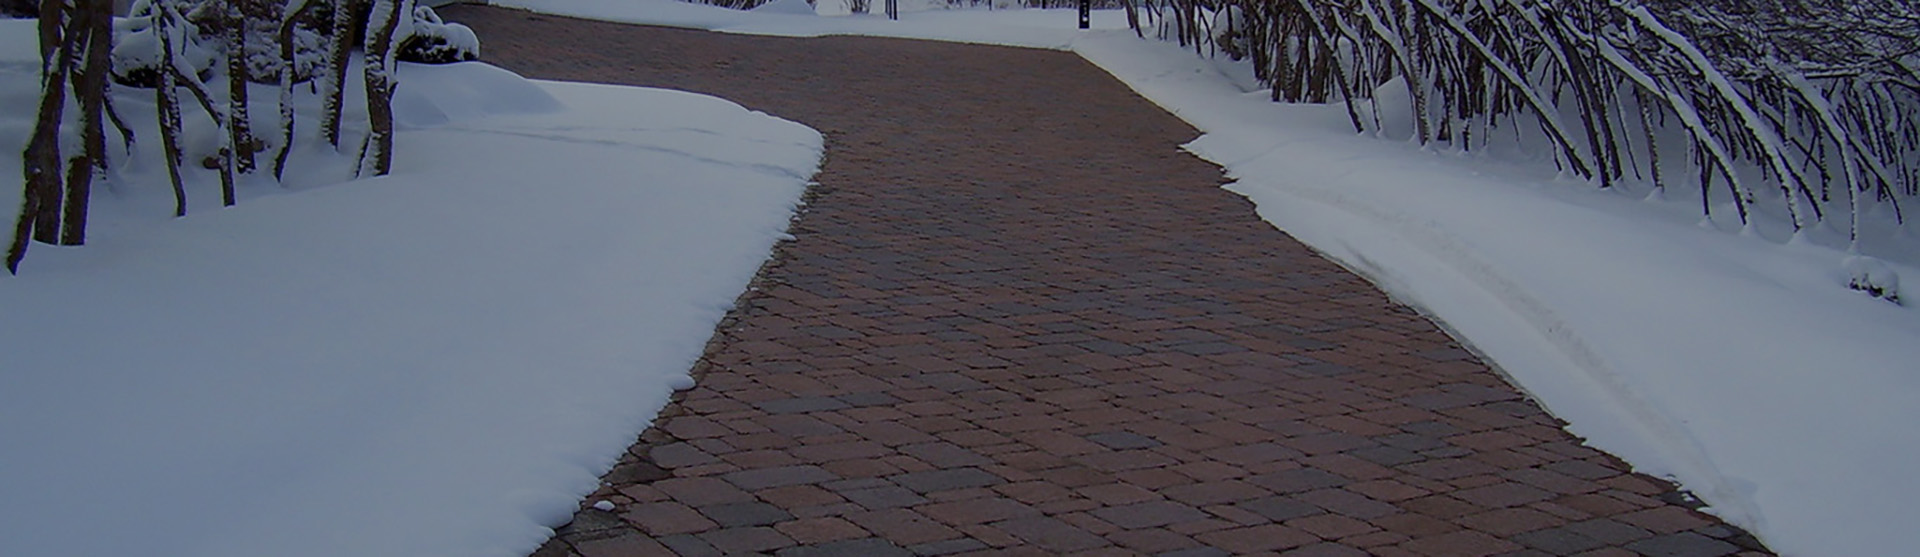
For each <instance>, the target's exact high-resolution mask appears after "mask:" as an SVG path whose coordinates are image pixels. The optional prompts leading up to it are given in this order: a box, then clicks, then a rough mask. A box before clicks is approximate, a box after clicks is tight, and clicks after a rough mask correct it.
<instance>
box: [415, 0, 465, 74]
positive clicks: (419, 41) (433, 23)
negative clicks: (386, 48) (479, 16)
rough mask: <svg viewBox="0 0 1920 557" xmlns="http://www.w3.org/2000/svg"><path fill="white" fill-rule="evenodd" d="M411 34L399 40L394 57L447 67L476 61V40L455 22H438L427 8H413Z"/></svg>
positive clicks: (438, 18) (438, 17) (463, 26)
mask: <svg viewBox="0 0 1920 557" xmlns="http://www.w3.org/2000/svg"><path fill="white" fill-rule="evenodd" d="M411 31H412V32H411V33H409V34H408V35H407V37H406V39H403V40H402V41H400V50H399V52H397V53H395V56H397V57H399V59H400V60H403V61H407V62H418V63H422V64H451V63H454V62H466V61H470V60H479V59H480V38H479V37H478V36H476V35H474V34H473V30H472V29H469V28H467V26H465V25H461V24H458V23H447V22H444V21H441V20H440V15H439V14H436V13H433V8H431V7H428V6H415V7H414V8H413V21H412V25H411Z"/></svg>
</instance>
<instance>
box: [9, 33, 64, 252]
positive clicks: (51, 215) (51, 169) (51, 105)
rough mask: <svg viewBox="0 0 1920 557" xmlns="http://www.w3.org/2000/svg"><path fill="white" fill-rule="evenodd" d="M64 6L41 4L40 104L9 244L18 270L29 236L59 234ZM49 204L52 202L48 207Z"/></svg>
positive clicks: (44, 238) (24, 159) (49, 239)
mask: <svg viewBox="0 0 1920 557" xmlns="http://www.w3.org/2000/svg"><path fill="white" fill-rule="evenodd" d="M65 7H66V2H64V1H61V0H48V1H46V2H41V4H40V109H39V112H38V116H37V119H36V120H35V122H34V128H33V138H32V139H31V140H29V141H28V143H27V150H26V152H25V153H23V154H22V155H21V163H22V164H21V171H22V172H21V173H22V175H23V178H25V180H24V183H23V188H24V189H23V191H22V192H21V203H20V216H19V219H18V220H17V221H15V223H14V235H13V242H12V244H11V245H10V246H8V248H7V271H8V272H19V269H20V260H21V259H23V258H25V257H26V256H27V243H28V242H29V241H31V240H39V241H41V242H45V243H49V244H51V243H54V242H56V241H58V240H59V239H60V237H59V228H58V227H59V214H60V212H59V199H60V197H59V195H60V117H61V112H62V111H63V110H64V109H65V107H66V103H67V71H68V69H69V66H70V63H69V60H70V59H71V56H70V54H71V52H72V50H71V47H70V46H69V44H70V43H69V42H68V41H66V40H65V37H64V36H63V32H64V31H65V30H66V29H65V28H66V11H65V10H64V8H65ZM48 205H52V206H53V209H52V211H51V212H49V211H48Z"/></svg>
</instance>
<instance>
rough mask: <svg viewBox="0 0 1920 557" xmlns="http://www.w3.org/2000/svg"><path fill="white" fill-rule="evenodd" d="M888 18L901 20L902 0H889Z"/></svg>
mask: <svg viewBox="0 0 1920 557" xmlns="http://www.w3.org/2000/svg"><path fill="white" fill-rule="evenodd" d="M887 19H891V20H894V21H899V20H900V0H887Z"/></svg>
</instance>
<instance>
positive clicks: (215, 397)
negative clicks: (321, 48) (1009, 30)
mask: <svg viewBox="0 0 1920 557" xmlns="http://www.w3.org/2000/svg"><path fill="white" fill-rule="evenodd" d="M13 31H14V29H11V28H7V29H5V30H4V31H0V36H6V37H12V36H14V33H13ZM29 48H30V47H29ZM17 54H18V53H8V57H7V58H6V59H4V60H0V64H4V65H0V98H5V99H13V98H16V97H19V96H21V95H22V93H21V92H20V91H19V90H18V89H21V88H23V87H25V88H31V87H32V86H34V83H33V78H31V77H30V76H31V74H30V73H24V72H31V71H32V69H33V68H32V65H31V64H30V63H29V64H26V65H24V66H23V65H21V64H18V63H16V61H15V60H16V59H17V58H19V56H17ZM28 56H29V57H30V56H31V54H30V52H29V54H28ZM401 78H402V80H403V82H402V86H401V87H400V89H399V90H400V91H401V93H402V94H403V95H407V96H406V97H405V98H404V99H402V102H401V103H400V110H401V118H400V120H401V122H402V123H403V125H404V126H406V127H407V128H408V129H407V130H406V131H403V132H402V133H401V134H400V135H399V136H398V146H397V152H398V153H399V157H398V166H397V169H396V171H395V173H394V174H393V175H392V176H389V177H384V178H380V179H372V180H359V181H352V182H346V183H331V182H336V181H338V179H337V178H329V177H328V176H327V175H326V171H327V170H328V169H331V168H337V167H340V166H342V165H344V164H345V162H344V161H341V160H339V158H338V157H336V156H333V155H331V154H330V153H326V152H323V151H324V150H308V151H307V152H304V153H302V154H301V157H302V158H303V159H304V162H302V163H301V164H302V165H303V166H297V167H296V172H297V173H299V174H300V179H298V180H294V182H296V183H297V184H298V187H297V188H295V190H293V191H283V190H281V189H279V188H278V187H277V186H273V185H271V184H250V185H248V186H247V187H246V188H245V191H247V192H248V193H249V197H250V198H249V199H246V200H244V201H243V202H242V203H241V204H240V205H238V206H237V207H234V208H231V209H219V208H217V207H208V206H205V204H201V205H197V206H196V207H195V208H194V212H193V213H192V214H191V215H190V216H189V217H188V218H186V219H177V220H176V219H171V218H167V216H168V215H170V214H171V196H170V194H167V193H165V192H166V190H167V186H166V185H165V179H164V172H165V170H164V168H163V167H161V166H160V165H159V162H158V160H157V154H156V153H155V152H157V151H158V149H157V147H150V146H147V145H145V144H142V145H141V146H140V157H139V158H137V159H136V160H135V161H134V164H132V165H131V166H127V167H123V168H122V169H121V170H120V171H121V173H122V174H123V175H124V178H125V179H124V180H122V181H121V183H120V185H119V186H117V188H118V190H117V191H115V192H113V193H105V192H103V193H102V194H101V195H99V196H98V198H97V199H96V202H95V203H96V206H97V207H98V213H97V217H96V222H98V223H100V224H101V226H100V227H99V228H97V229H96V231H95V234H94V235H93V237H92V239H91V242H90V245H88V246H86V247H85V248H80V249H57V248H51V247H47V246H36V247H35V249H34V251H33V253H32V254H31V256H30V257H29V258H28V260H27V261H26V267H25V269H24V270H23V271H24V272H23V273H22V275H21V276H19V277H12V278H8V277H0V355H4V356H3V358H4V359H0V370H4V375H5V376H6V385H5V387H4V388H0V447H5V449H4V452H3V453H0V454H3V456H0V554H4V555H75V556H123V555H194V556H258V555H276V556H282V557H297V556H305V555H311V556H341V555H354V556H380V555H392V556H419V555H459V556H479V555H503V556H508V555H510V556H518V555H525V554H526V553H527V552H530V551H532V550H533V549H534V548H535V547H537V546H538V544H540V543H541V542H542V541H544V540H545V539H546V537H547V536H548V535H549V534H550V533H551V532H550V530H549V528H548V527H550V526H555V525H558V524H561V523H563V522H564V521H565V520H567V519H568V518H569V517H570V516H571V515H572V513H573V511H574V508H575V504H576V501H578V499H579V497H581V496H583V495H585V494H586V493H588V492H590V491H591V490H592V489H594V488H595V487H596V485H597V476H598V474H600V473H601V472H604V471H605V470H606V469H607V468H608V467H609V466H611V464H612V463H613V461H614V459H615V458H616V457H617V456H618V455H619V454H620V453H621V451H622V450H624V449H625V448H626V446H627V445H628V444H629V443H631V442H632V439H633V435H634V434H635V432H638V431H640V430H641V429H642V428H644V426H645V424H646V423H647V422H648V421H649V420H651V419H652V417H653V415H654V413H655V412H656V411H657V410H658V408H659V407H660V405H661V404H663V403H664V402H665V400H666V398H667V397H668V395H669V394H670V392H671V388H670V385H673V384H675V383H676V382H684V381H685V374H686V372H687V370H688V368H689V366H690V365H691V363H692V362H693V361H694V360H695V359H696V358H697V357H698V356H699V353H700V351H701V348H702V346H703V345H704V343H705V341H706V340H707V338H708V337H709V336H710V335H711V333H712V329H713V326H714V324H715V323H716V322H718V320H719V319H720V318H721V317H722V316H723V314H724V312H725V311H726V309H727V307H728V306H729V304H730V303H731V302H732V300H733V299H734V297H735V296H737V295H738V294H739V293H740V291H741V290H742V289H743V288H744V287H745V285H746V284H747V281H748V280H749V279H750V278H751V277H752V275H753V273H754V272H755V270H756V269H757V268H758V266H759V265H760V263H761V262H762V261H763V260H764V259H765V257H766V256H767V254H768V251H769V249H770V247H771V246H772V245H773V243H774V242H775V241H777V238H778V237H779V236H780V235H781V234H782V233H783V231H784V229H785V226H786V224H787V221H788V218H789V217H790V215H791V214H792V210H793V208H794V207H795V204H796V203H797V202H798V198H799V194H800V193H801V191H802V190H803V189H804V187H805V184H806V182H807V180H808V178H809V177H810V176H811V175H812V173H813V172H814V170H815V168H816V166H817V163H818V161H819V157H820V154H821V148H822V147H821V138H820V136H819V135H818V134H817V133H816V132H814V131H812V130H810V129H807V128H805V127H803V126H800V125H798V124H794V123H791V122H787V121H783V120H779V119H775V118H772V117H769V116H766V115H764V114H760V113H755V112H749V111H747V110H745V109H742V108H741V107H739V106H737V105H734V104H732V103H729V102H727V101H724V100H720V99H715V98H711V97H704V96H699V95H693V94H688V93H680V92H673V91H661V90H641V89H631V88H619V87H610V86H595V85H572V84H560V83H533V82H527V81H525V80H522V79H520V78H518V77H516V76H513V75H512V74H508V73H506V72H504V71H502V70H499V69H496V68H492V67H490V66H485V65H479V64H463V65H456V66H446V67H432V68H428V67H415V66H409V67H406V68H404V69H403V71H402V72H401ZM121 93H122V95H128V96H123V98H122V99H121V100H122V103H121V109H122V110H123V111H125V113H126V114H127V115H128V117H129V118H130V119H136V117H139V116H146V115H148V114H151V113H150V112H143V111H142V110H143V107H141V106H140V103H142V102H150V101H142V100H141V99H140V98H138V97H131V96H130V95H141V96H145V95H150V94H151V93H149V92H146V91H130V90H125V89H123V90H121ZM25 94H26V95H27V96H28V97H30V96H31V93H25ZM255 98H257V99H258V98H265V99H271V98H272V96H271V95H262V96H258V97H255ZM0 106H4V107H21V106H25V107H27V110H31V107H32V104H31V103H24V104H18V103H8V104H5V105H0ZM16 110H19V109H18V108H4V109H0V149H4V151H5V152H7V153H18V152H19V150H18V149H17V148H16V147H17V146H19V145H21V144H23V142H24V139H25V138H24V134H25V129H26V128H25V127H24V126H21V125H17V124H18V118H17V116H18V115H17V114H15V113H14V111H16ZM255 114H272V106H271V104H270V103H269V104H266V105H264V106H262V107H257V108H256V112H255ZM137 120H151V118H150V117H146V118H137ZM308 121H311V120H308ZM136 125H140V126H143V129H142V130H140V132H141V133H142V137H143V139H144V138H151V137H153V136H152V135H151V134H152V127H153V124H152V123H151V122H139V121H136ZM18 165H19V159H18V158H17V157H0V173H10V174H9V175H13V176H17V175H18V172H19V166H18ZM9 169H11V170H9ZM302 169H304V170H302ZM193 178H194V179H195V180H196V182H194V184H193V185H192V186H191V188H192V189H193V192H192V193H193V194H194V195H195V196H197V197H198V198H209V199H211V198H217V195H214V194H213V193H211V192H213V191H215V190H214V186H213V185H211V182H209V181H208V180H210V179H211V178H210V176H208V175H206V174H204V173H201V174H196V175H194V176H193ZM152 190H157V191H158V192H160V193H155V191H152ZM9 195H17V194H9ZM155 201H158V203H157V204H156V203H154V202H155ZM4 203H8V201H7V200H4V199H0V204H4ZM7 206H12V205H7ZM156 210H157V211H158V212H155V211H156Z"/></svg>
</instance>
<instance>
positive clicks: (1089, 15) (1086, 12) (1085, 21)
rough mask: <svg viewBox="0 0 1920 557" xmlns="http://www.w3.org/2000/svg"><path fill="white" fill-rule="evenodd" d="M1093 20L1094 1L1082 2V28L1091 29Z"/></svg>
mask: <svg viewBox="0 0 1920 557" xmlns="http://www.w3.org/2000/svg"><path fill="white" fill-rule="evenodd" d="M1092 20H1093V0H1080V28H1081V29H1086V28H1088V27H1091V26H1092Z"/></svg>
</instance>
